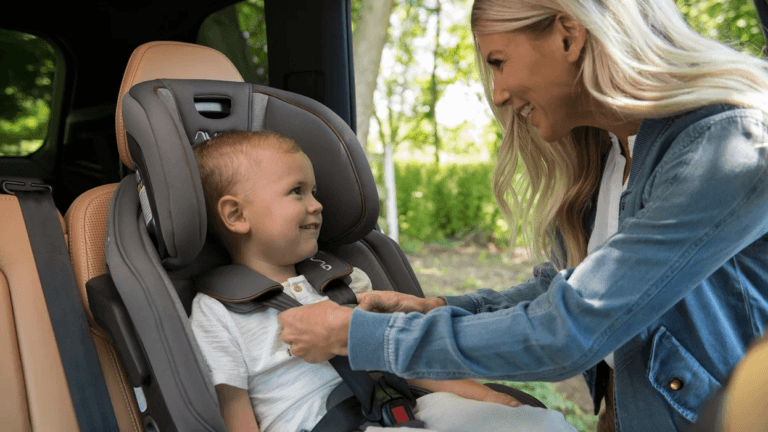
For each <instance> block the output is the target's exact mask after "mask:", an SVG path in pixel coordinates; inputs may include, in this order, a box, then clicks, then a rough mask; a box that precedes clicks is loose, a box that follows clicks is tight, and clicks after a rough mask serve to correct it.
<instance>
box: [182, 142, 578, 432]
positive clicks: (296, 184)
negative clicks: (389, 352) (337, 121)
mask: <svg viewBox="0 0 768 432" xmlns="http://www.w3.org/2000/svg"><path fill="white" fill-rule="evenodd" d="M194 151H195V156H196V158H197V162H198V166H199V170H200V178H201V181H202V184H203V190H204V194H205V200H206V206H207V211H208V220H209V224H211V226H212V227H213V229H214V231H215V233H216V235H217V237H218V238H219V239H220V240H221V242H222V243H223V244H224V246H225V247H226V248H227V250H228V251H229V253H230V255H231V257H232V261H233V263H237V264H242V265H245V266H247V267H249V268H251V269H252V270H255V271H256V272H258V273H260V274H262V275H264V276H266V277H268V278H270V279H272V280H275V281H277V282H279V283H282V285H283V287H284V291H285V292H286V293H288V294H289V295H291V296H292V297H294V298H295V299H296V300H298V301H299V302H300V303H302V304H311V303H315V302H318V301H322V300H326V299H327V297H326V296H324V295H323V294H322V293H320V292H318V291H317V290H315V288H314V287H312V286H311V285H310V284H309V283H308V282H307V280H306V278H305V277H304V276H302V275H298V274H297V273H296V269H295V264H296V263H299V262H301V261H303V260H305V259H307V258H309V257H312V256H313V255H314V254H315V253H316V252H317V238H318V235H319V232H320V227H321V226H322V209H323V206H322V204H320V203H319V202H318V201H317V200H316V199H315V192H316V185H315V176H314V172H313V169H312V164H311V162H310V161H309V158H308V157H307V155H306V154H304V153H303V152H302V151H301V149H300V147H299V146H298V145H297V144H296V143H295V142H294V141H293V140H291V139H290V138H288V137H285V136H283V135H280V134H277V133H274V132H269V131H260V132H229V133H224V134H221V135H218V136H216V137H215V138H213V139H211V140H209V141H207V142H205V143H203V144H200V145H198V146H196V147H195V149H194ZM350 276H351V280H352V281H351V283H350V288H351V289H352V290H353V291H355V292H356V293H359V292H364V291H368V290H370V289H371V282H370V279H368V276H367V275H366V274H365V273H364V272H363V271H361V270H360V269H357V268H355V269H354V270H353V272H352V274H351V275H350ZM277 314H278V311H277V310H274V309H267V310H263V311H254V312H248V313H235V312H232V311H229V310H228V309H226V308H225V307H224V305H223V304H222V303H220V302H219V301H218V300H216V299H214V298H212V297H210V296H208V295H205V294H202V293H198V294H197V296H196V297H195V299H194V301H193V304H192V315H191V318H190V319H191V324H192V329H193V331H194V333H195V336H196V338H197V340H198V342H199V345H200V348H201V350H202V352H203V356H204V358H205V360H206V362H207V364H208V366H209V368H210V371H211V375H212V378H213V382H214V384H215V387H216V391H217V394H218V396H219V401H220V405H221V411H222V417H223V418H224V421H225V424H226V426H227V428H228V430H229V431H241V430H242V431H249V432H253V431H258V430H260V429H259V428H261V430H264V431H265V432H271V431H275V432H293V431H304V430H307V431H309V430H311V429H312V428H313V427H314V425H315V424H316V423H317V422H318V421H319V420H320V419H321V418H322V417H323V415H324V414H325V413H326V407H325V403H326V399H327V397H328V395H329V394H330V392H331V391H332V390H333V389H334V388H336V387H337V386H338V385H340V384H341V382H342V380H341V378H340V377H339V376H338V374H337V373H336V371H335V370H334V369H333V367H332V366H331V365H330V364H329V363H328V362H322V363H318V364H309V363H306V362H305V361H303V360H302V359H300V358H296V357H293V356H291V354H290V351H289V349H288V346H287V345H285V344H284V343H283V342H282V341H281V340H280V328H279V325H278V321H277ZM409 382H410V383H411V384H413V385H416V386H419V387H423V388H426V389H428V390H431V391H433V392H436V393H432V394H430V395H427V396H424V397H422V398H420V399H419V400H418V405H417V407H416V409H415V410H414V411H415V413H416V416H417V418H419V419H420V420H422V421H424V422H425V423H426V424H427V425H428V426H429V427H433V428H435V429H439V430H440V431H443V432H448V431H453V430H457V431H459V430H513V429H516V428H515V426H514V423H518V424H520V425H522V423H521V422H524V421H528V420H530V419H528V420H526V414H525V413H529V414H528V417H530V415H533V417H534V418H535V420H534V421H535V422H536V423H537V425H536V427H537V428H536V429H532V428H531V425H530V424H526V426H525V427H524V429H519V430H526V431H533V430H542V431H544V430H547V431H554V430H557V431H560V430H562V431H575V429H574V428H573V427H572V426H570V425H568V424H567V423H566V422H565V421H564V420H563V418H562V414H560V413H558V412H556V411H551V410H543V409H540V408H532V407H519V405H520V404H519V402H517V401H516V400H515V399H514V398H512V397H511V396H509V395H506V394H503V393H498V392H495V391H493V390H491V389H490V388H488V387H486V386H484V385H482V384H479V383H477V382H475V381H472V380H461V381H429V380H409ZM447 391H450V392H451V393H453V394H447V393H443V392H447ZM455 395H458V396H455ZM459 396H460V397H459ZM466 399H472V400H474V401H485V402H494V403H477V405H473V404H474V403H475V402H474V401H468V400H466ZM430 401H431V402H430ZM457 407H464V408H462V409H464V410H465V411H466V412H465V413H464V414H458V413H460V412H462V411H461V409H458V408H457ZM511 407H519V408H514V409H513V408H511ZM454 408H455V409H454ZM449 410H450V411H451V412H452V413H453V414H454V417H453V418H454V420H451V418H452V417H451V416H450V415H447V414H448V411H449ZM488 410H490V411H488ZM536 410H538V411H536ZM500 413H501V414H500ZM530 413H533V414H530ZM473 415H474V417H476V419H474V420H472V419H471V417H472V416H473ZM489 416H490V417H489ZM558 416H559V417H558ZM457 418H458V419H459V420H455V419H457ZM257 420H258V421H257ZM477 422H480V423H482V425H480V424H478V423H477ZM550 423H551V424H558V425H559V426H558V427H559V428H558V429H554V428H552V427H549V426H547V425H548V424H550ZM489 424H490V425H494V424H495V425H497V426H498V425H501V426H500V428H499V429H493V427H491V428H489V426H488V425H489ZM374 429H378V428H368V430H369V431H371V430H374Z"/></svg>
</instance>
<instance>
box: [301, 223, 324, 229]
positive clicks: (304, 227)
mask: <svg viewBox="0 0 768 432" xmlns="http://www.w3.org/2000/svg"><path fill="white" fill-rule="evenodd" d="M299 228H301V229H306V230H316V229H320V224H319V223H311V224H306V225H301V226H300V227H299Z"/></svg>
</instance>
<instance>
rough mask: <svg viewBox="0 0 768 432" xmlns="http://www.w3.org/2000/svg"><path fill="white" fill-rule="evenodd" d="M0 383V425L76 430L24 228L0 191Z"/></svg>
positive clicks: (11, 200) (10, 199)
mask: <svg viewBox="0 0 768 432" xmlns="http://www.w3.org/2000/svg"><path fill="white" fill-rule="evenodd" d="M59 218H60V219H61V215H59ZM61 223H62V230H64V220H63V219H61ZM0 384H1V385H0V422H2V423H0V429H2V430H4V431H6V430H7V431H46V432H58V431H62V432H64V431H74V430H77V429H78V424H77V418H76V417H75V410H74V408H73V406H72V402H71V398H70V395H69V388H68V387H67V382H66V378H65V376H64V368H63V367H62V364H61V357H60V356H59V351H58V349H57V343H56V337H55V336H54V333H53V327H52V325H51V320H50V318H49V316H48V307H47V306H46V302H45V298H44V296H43V291H42V286H41V285H40V279H39V277H38V272H37V266H36V264H35V259H34V257H33V255H32V247H31V245H30V243H29V235H28V233H27V227H26V224H25V223H24V217H23V216H22V213H21V207H20V206H19V201H18V199H17V198H16V197H15V196H12V195H0Z"/></svg>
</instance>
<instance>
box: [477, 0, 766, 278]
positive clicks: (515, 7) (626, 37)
mask: <svg viewBox="0 0 768 432" xmlns="http://www.w3.org/2000/svg"><path fill="white" fill-rule="evenodd" d="M560 12H565V13H566V14H567V15H569V16H571V17H572V18H574V19H575V20H576V21H578V22H580V23H581V24H582V25H583V26H584V28H585V29H586V33H587V34H586V41H585V45H584V48H583V52H582V57H581V64H580V70H579V74H578V77H577V82H576V83H575V84H576V85H577V88H578V89H580V90H581V91H586V92H588V95H589V96H590V97H591V98H592V99H593V100H594V101H595V102H597V103H599V104H601V105H604V106H605V107H607V108H608V109H610V110H612V111H613V112H614V113H615V114H617V115H618V116H620V118H624V119H625V120H627V121H631V120H639V119H644V118H659V117H666V116H669V115H672V114H677V113H681V112H685V111H689V110H692V109H695V108H698V107H702V106H705V105H711V104H714V103H730V104H734V105H738V106H744V107H751V108H757V109H759V110H762V111H763V112H764V113H766V114H768V97H766V90H765V89H768V69H767V65H766V63H765V62H764V61H763V60H761V59H758V58H755V57H752V56H750V55H747V54H743V53H740V52H738V51H736V50H734V49H732V48H730V47H728V46H726V45H724V44H721V43H719V42H716V41H713V40H711V39H707V38H705V37H703V36H701V35H700V34H698V33H696V32H695V31H694V30H692V29H691V28H690V27H688V25H687V24H686V23H685V20H684V19H683V17H682V15H681V14H680V12H679V10H678V9H677V7H676V6H675V4H674V3H673V2H672V1H671V0H475V2H474V4H473V6H472V17H471V22H472V32H473V34H474V35H475V52H476V55H477V62H478V65H479V69H480V76H481V79H482V81H483V85H484V87H485V92H486V97H487V98H488V101H489V102H490V104H491V109H492V110H493V112H494V115H495V116H496V119H497V120H498V122H499V125H500V126H501V128H502V131H503V133H504V139H503V141H502V144H501V146H500V148H499V154H498V160H497V163H496V169H495V172H494V178H493V191H494V195H495V197H496V201H497V202H498V204H499V207H500V209H501V211H502V213H503V214H504V216H505V217H506V218H507V220H508V221H509V222H510V225H511V226H512V227H513V229H512V232H513V233H515V232H516V229H514V228H515V227H517V223H518V221H520V222H521V223H522V226H523V235H524V238H525V240H526V241H528V242H529V244H531V245H532V248H533V251H534V253H535V255H536V256H538V257H548V256H549V253H551V252H552V251H557V252H558V254H559V257H558V258H559V259H555V260H553V261H555V264H556V265H558V267H562V266H563V265H567V266H569V267H572V266H575V265H577V264H578V263H580V262H581V261H582V260H584V258H585V257H586V255H587V238H586V233H585V232H584V227H583V224H582V216H583V211H584V208H585V206H586V204H587V203H588V202H589V201H590V199H591V198H592V195H593V194H594V192H595V190H596V188H597V182H598V180H599V177H600V170H601V168H602V163H601V162H602V159H601V158H602V153H603V150H604V149H605V148H607V147H606V146H607V144H608V143H609V137H608V135H607V132H605V131H603V130H599V129H596V128H593V127H586V126H585V127H581V128H576V129H574V130H573V131H572V132H571V134H570V135H569V136H567V137H565V138H563V139H562V140H560V141H559V142H556V143H546V142H544V141H543V140H542V139H541V138H539V137H538V136H537V135H536V134H535V132H532V130H531V129H530V125H529V124H528V122H527V120H526V119H524V118H523V117H522V116H520V115H519V114H515V112H514V111H513V109H512V107H510V106H504V107H495V106H494V105H493V96H492V95H493V74H492V71H491V70H490V68H489V67H488V65H487V64H486V63H485V60H484V59H483V58H482V57H481V55H480V50H479V49H478V46H477V37H476V35H478V34H494V33H502V32H509V31H515V30H520V31H526V32H530V33H531V34H536V33H544V32H546V31H547V30H549V29H550V28H551V25H552V23H554V18H555V16H556V15H557V14H558V13H560ZM518 165H519V167H518ZM518 169H521V170H522V172H519V173H518V172H517V171H518ZM558 234H559V235H561V236H562V241H563V243H564V250H563V248H561V247H559V246H558V243H559V241H558V240H557V239H556V237H557V236H558ZM513 235H514V234H513ZM563 253H564V254H565V257H563V256H562V254H563ZM564 258H565V259H564ZM558 261H559V262H560V263H558Z"/></svg>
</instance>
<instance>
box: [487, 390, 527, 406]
mask: <svg viewBox="0 0 768 432" xmlns="http://www.w3.org/2000/svg"><path fill="white" fill-rule="evenodd" d="M483 402H492V403H498V404H502V405H507V406H511V407H519V406H523V404H522V403H520V401H518V400H517V399H515V398H513V397H512V396H510V395H508V394H506V393H501V392H497V391H495V390H491V391H489V392H488V393H487V394H486V396H485V398H483Z"/></svg>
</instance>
